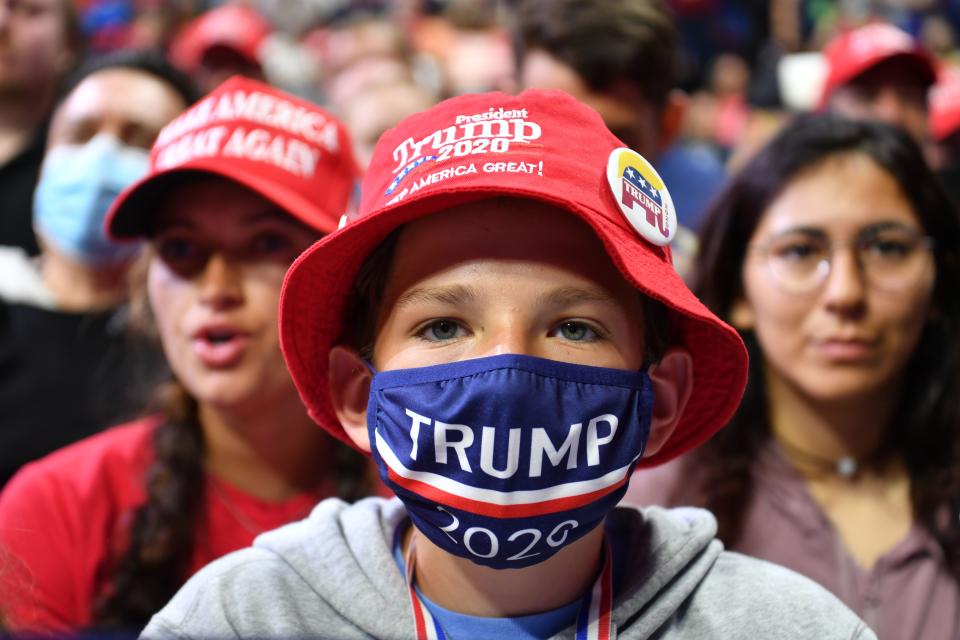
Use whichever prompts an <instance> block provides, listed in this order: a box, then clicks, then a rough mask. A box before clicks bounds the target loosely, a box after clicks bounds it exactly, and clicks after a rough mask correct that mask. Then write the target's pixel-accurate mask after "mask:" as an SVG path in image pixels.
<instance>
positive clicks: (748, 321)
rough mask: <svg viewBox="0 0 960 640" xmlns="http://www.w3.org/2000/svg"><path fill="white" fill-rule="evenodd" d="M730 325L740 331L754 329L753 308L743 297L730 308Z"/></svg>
mask: <svg viewBox="0 0 960 640" xmlns="http://www.w3.org/2000/svg"><path fill="white" fill-rule="evenodd" d="M730 324H732V325H733V327H734V328H735V329H739V330H740V331H750V330H752V329H753V307H751V306H750V303H749V302H747V300H746V299H745V298H743V297H742V296H741V297H739V298H737V299H736V301H735V302H734V303H733V306H732V307H730Z"/></svg>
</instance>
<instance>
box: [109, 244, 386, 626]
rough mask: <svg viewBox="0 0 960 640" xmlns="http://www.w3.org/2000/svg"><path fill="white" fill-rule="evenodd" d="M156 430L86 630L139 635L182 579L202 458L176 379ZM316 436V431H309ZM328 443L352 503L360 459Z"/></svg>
mask: <svg viewBox="0 0 960 640" xmlns="http://www.w3.org/2000/svg"><path fill="white" fill-rule="evenodd" d="M151 253H152V250H150V249H148V250H147V251H146V252H145V254H144V255H143V256H141V258H140V259H139V260H138V261H137V262H136V263H135V264H134V266H133V267H132V269H131V275H130V280H131V300H130V315H131V318H132V321H133V324H134V325H135V326H136V327H137V329H138V330H140V331H141V332H142V333H144V334H146V335H150V336H153V337H156V328H155V324H154V322H153V317H152V314H151V312H150V306H149V303H148V301H147V297H146V277H147V276H146V273H147V267H148V264H149V261H150V254H151ZM157 400H158V401H157V405H158V407H157V408H158V409H159V412H160V415H161V417H160V419H161V421H162V422H161V424H160V425H159V426H158V427H157V428H156V430H155V431H154V433H153V449H154V461H153V463H152V464H151V466H150V468H149V469H148V470H147V472H146V476H145V478H144V483H145V487H146V492H147V500H146V502H145V503H144V504H143V505H142V506H141V507H139V508H138V509H137V510H136V512H135V513H134V516H133V521H132V522H131V524H130V527H129V532H130V535H129V543H128V544H127V547H126V551H125V552H124V553H123V555H122V557H120V559H119V561H118V562H117V563H116V564H115V565H112V567H111V575H110V576H109V577H108V579H107V580H105V581H104V582H105V586H104V587H103V588H102V589H101V592H100V593H99V594H98V597H97V600H96V602H95V604H94V611H93V620H94V626H95V627H97V628H101V629H123V630H129V629H134V628H136V629H142V628H143V627H144V626H145V625H146V623H147V622H148V621H149V620H150V617H151V616H152V615H153V614H154V613H156V612H157V611H159V610H160V609H161V608H162V607H163V606H164V605H165V604H166V603H167V602H168V601H169V600H170V598H172V597H173V595H174V594H175V593H176V592H177V590H178V589H179V588H180V587H181V586H182V585H183V583H184V582H185V581H186V579H187V578H188V577H189V574H188V571H189V567H190V562H191V560H192V557H193V550H194V535H195V530H196V523H197V520H198V518H199V515H200V513H201V510H202V507H203V499H204V492H203V491H202V488H203V487H204V468H203V461H204V454H205V452H206V447H205V444H204V440H203V433H202V430H201V427H200V419H199V414H198V406H197V402H196V400H195V399H194V398H193V397H192V396H191V395H190V393H189V392H188V391H187V390H186V389H185V388H184V387H183V386H182V385H181V384H180V383H179V382H177V381H176V380H171V381H170V382H169V383H168V384H167V385H165V386H164V387H163V388H161V389H160V390H159V393H158V395H157ZM317 428H318V429H319V427H317ZM330 440H331V445H330V446H331V449H330V454H329V456H330V457H329V459H327V460H326V463H327V464H328V466H329V473H330V477H332V478H334V479H335V481H336V495H337V496H338V497H340V498H343V499H344V500H348V501H353V500H356V499H358V498H361V497H363V496H366V495H369V494H370V493H371V491H372V478H371V476H370V474H369V473H368V465H367V462H366V459H365V458H364V457H363V456H362V455H361V454H360V453H358V452H356V451H354V450H353V449H351V448H349V447H347V446H346V445H344V444H341V443H339V442H336V441H334V439H333V438H331V439H330Z"/></svg>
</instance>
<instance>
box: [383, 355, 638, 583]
mask: <svg viewBox="0 0 960 640" xmlns="http://www.w3.org/2000/svg"><path fill="white" fill-rule="evenodd" d="M652 411H653V391H652V389H651V386H650V379H649V377H648V376H647V374H646V372H645V371H641V372H636V371H622V370H619V369H606V368H600V367H589V366H584V365H577V364H569V363H564V362H556V361H553V360H544V359H542V358H534V357H530V356H520V355H498V356H491V357H488V358H478V359H476V360H465V361H461V362H455V363H451V364H442V365H437V366H432V367H423V368H418V369H396V370H393V371H385V372H380V373H375V375H374V377H373V380H372V382H371V388H370V402H369V405H368V408H367V428H368V430H369V432H370V443H371V448H372V450H373V456H374V459H375V460H376V462H377V466H378V467H379V469H380V476H381V478H382V479H383V481H384V482H385V483H386V484H387V485H388V486H389V487H390V488H391V489H392V490H393V491H394V492H395V493H396V494H397V496H398V497H399V498H400V499H401V500H402V501H403V503H404V505H405V506H406V508H407V512H408V513H409V514H410V518H411V520H412V521H413V523H414V524H415V525H416V527H417V529H418V530H419V531H420V532H422V533H423V534H424V535H426V536H427V537H428V538H429V539H430V540H431V541H432V542H433V543H434V544H436V545H438V546H440V547H441V548H443V549H444V550H446V551H448V552H449V553H452V554H454V555H458V556H461V557H464V558H469V559H470V560H473V561H474V562H476V563H478V564H482V565H486V566H490V567H494V568H498V569H507V568H520V567H526V566H530V565H533V564H537V563H539V562H542V561H543V560H546V559H547V558H549V557H550V556H552V555H553V554H554V553H556V552H557V551H559V550H560V549H561V548H563V547H564V546H566V545H568V544H570V543H571V542H573V541H575V540H577V539H578V538H580V537H581V536H583V535H584V534H586V533H588V532H589V531H590V530H592V529H593V528H594V527H596V526H597V525H598V524H600V522H601V521H602V520H603V519H604V517H605V516H606V515H607V514H608V513H609V512H610V511H611V510H612V509H613V508H614V506H616V504H617V503H618V502H619V501H620V498H621V497H622V496H623V494H624V492H625V491H626V489H627V483H628V481H629V478H630V474H631V472H632V471H633V469H634V467H635V465H636V463H637V460H638V459H639V458H640V456H641V455H643V450H644V447H645V446H646V442H647V438H648V436H649V433H650V420H651V415H652Z"/></svg>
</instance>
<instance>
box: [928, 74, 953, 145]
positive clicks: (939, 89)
mask: <svg viewBox="0 0 960 640" xmlns="http://www.w3.org/2000/svg"><path fill="white" fill-rule="evenodd" d="M957 131H960V68H957V67H944V68H943V69H941V70H940V74H939V76H938V77H937V84H935V85H933V88H932V89H931V90H930V133H931V134H933V137H934V139H935V140H938V141H942V140H945V139H947V138H949V137H950V136H951V135H953V134H954V133H956V132H957Z"/></svg>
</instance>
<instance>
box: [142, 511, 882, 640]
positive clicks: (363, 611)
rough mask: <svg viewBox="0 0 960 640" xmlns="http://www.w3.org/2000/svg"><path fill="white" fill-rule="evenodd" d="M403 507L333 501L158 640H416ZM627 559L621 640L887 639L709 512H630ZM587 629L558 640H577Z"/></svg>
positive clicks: (211, 583)
mask: <svg viewBox="0 0 960 640" xmlns="http://www.w3.org/2000/svg"><path fill="white" fill-rule="evenodd" d="M405 517H406V513H405V512H404V510H403V506H402V504H401V503H400V502H399V501H398V500H396V499H394V500H385V499H382V498H368V499H365V500H361V501H360V502H358V503H356V504H355V505H353V506H350V505H347V504H345V503H344V502H342V501H340V500H337V499H329V500H325V501H323V502H321V503H320V504H319V505H318V506H317V507H316V509H315V510H314V511H313V513H312V514H311V515H310V517H309V518H307V519H306V520H302V521H300V522H296V523H293V524H290V525H287V526H285V527H282V528H280V529H277V530H275V531H271V532H269V533H265V534H263V535H261V536H260V537H258V538H257V539H256V541H255V542H254V545H253V547H251V548H249V549H244V550H241V551H237V552H235V553H232V554H230V555H228V556H225V557H223V558H221V559H219V560H217V561H216V562H214V563H212V564H210V565H208V566H207V567H205V568H204V569H203V570H201V571H200V572H199V573H197V574H196V575H195V576H193V578H191V579H190V581H189V582H187V584H186V585H184V587H183V588H182V589H181V590H180V592H179V593H177V595H176V596H174V598H173V600H171V601H170V603H169V604H168V605H167V606H166V607H164V609H163V610H162V611H160V612H159V613H158V614H157V615H155V616H154V617H153V619H152V620H151V621H150V624H149V625H148V626H147V628H146V629H145V630H144V631H143V635H142V637H145V638H234V637H247V638H304V637H312V638H333V639H337V640H340V639H343V640H348V639H354V638H357V639H359V638H382V639H384V640H386V639H393V638H396V639H401V638H404V639H405V638H413V637H414V626H413V615H412V612H411V608H410V603H409V599H408V595H407V590H406V586H405V583H404V578H403V575H402V574H401V572H400V570H399V568H398V567H397V564H396V562H395V561H394V556H393V550H392V548H391V546H392V543H393V539H394V532H395V531H396V529H397V526H398V525H399V524H400V523H401V522H402V521H403V520H404V518H405ZM608 524H609V525H612V526H615V527H617V528H619V529H620V531H622V532H624V539H625V541H626V544H625V547H626V552H625V553H624V555H625V556H626V557H625V558H623V559H622V560H623V565H622V566H621V567H620V571H621V576H622V577H621V578H620V584H619V585H618V586H617V592H616V595H615V598H614V610H613V619H614V622H615V624H616V627H617V637H618V638H620V639H621V640H625V639H628V638H629V639H633V638H636V639H638V640H639V639H641V638H656V639H657V640H677V639H680V638H698V639H700V638H723V639H736V638H743V639H745V640H746V639H749V640H756V639H764V640H773V639H779V638H797V639H799V638H804V639H810V638H814V639H816V640H830V639H836V640H852V639H857V640H875V638H876V636H875V635H874V634H873V632H872V631H870V630H869V629H868V628H867V627H866V626H865V625H864V624H863V622H862V621H861V620H860V619H858V618H857V617H856V616H855V615H854V614H853V613H852V612H851V611H850V610H849V609H847V608H846V607H845V606H844V605H843V604H841V603H840V601H839V600H837V599H836V598H835V597H834V596H832V595H831V594H830V593H828V592H827V591H826V590H825V589H823V588H822V587H820V586H819V585H817V584H815V583H814V582H811V581H810V580H808V579H806V578H803V577H801V576H800V575H798V574H796V573H793V572H791V571H789V570H787V569H784V568H781V567H779V566H776V565H773V564H769V563H766V562H763V561H760V560H754V559H751V558H747V557H746V556H741V555H739V554H735V553H730V552H725V551H723V548H722V545H721V543H720V542H719V541H718V540H716V539H715V538H714V535H715V533H716V521H715V520H714V518H713V516H712V515H711V514H710V513H709V512H706V511H702V510H699V509H672V510H664V509H660V508H657V507H651V508H648V509H645V510H643V511H638V510H635V509H628V508H618V509H616V510H614V512H613V513H612V514H611V515H610V516H609V520H608ZM574 633H575V628H574V626H573V625H571V627H570V628H568V629H567V630H565V631H564V632H563V633H561V634H559V635H558V636H556V637H557V638H573V637H574Z"/></svg>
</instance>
